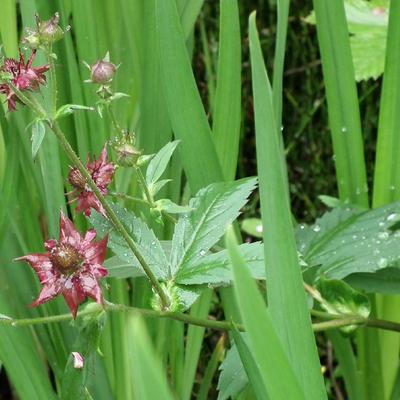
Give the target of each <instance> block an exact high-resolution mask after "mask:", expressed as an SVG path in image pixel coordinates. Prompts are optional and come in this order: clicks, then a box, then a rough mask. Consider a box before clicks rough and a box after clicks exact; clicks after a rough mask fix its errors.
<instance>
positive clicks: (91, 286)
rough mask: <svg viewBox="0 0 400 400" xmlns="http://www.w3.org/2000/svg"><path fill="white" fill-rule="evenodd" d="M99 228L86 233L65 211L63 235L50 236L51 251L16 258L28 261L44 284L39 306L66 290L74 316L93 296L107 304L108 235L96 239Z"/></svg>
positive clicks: (61, 229) (47, 248)
mask: <svg viewBox="0 0 400 400" xmlns="http://www.w3.org/2000/svg"><path fill="white" fill-rule="evenodd" d="M95 237H96V231H95V230H93V229H91V230H89V231H87V232H86V234H85V236H84V237H82V236H81V235H80V233H79V232H78V231H77V230H76V229H75V227H74V225H73V223H72V222H71V221H70V220H69V219H68V218H67V217H66V216H65V215H64V214H63V213H62V212H61V215H60V239H59V240H58V241H56V240H47V241H46V242H45V244H44V246H45V248H46V250H47V252H46V253H43V254H29V255H27V256H23V257H19V258H17V259H16V260H23V261H27V262H28V263H29V264H30V265H31V267H32V268H33V269H34V270H35V272H36V274H37V275H38V277H39V280H40V283H41V285H42V286H43V287H42V290H41V292H40V294H39V297H38V298H37V299H36V300H35V301H34V302H33V303H32V304H31V306H32V307H36V306H38V305H40V304H43V303H46V302H47V301H50V300H51V299H53V298H55V297H57V296H58V295H60V294H62V295H63V296H64V299H65V301H66V302H67V305H68V307H69V308H70V310H71V312H72V315H73V317H74V318H75V317H76V313H77V310H78V306H79V304H81V303H82V302H83V301H84V300H85V299H86V297H91V298H92V299H93V300H95V301H96V302H97V303H99V304H103V294H102V291H101V288H100V285H99V282H98V280H99V279H100V278H103V277H105V276H107V270H106V269H105V268H104V267H103V266H102V263H103V261H104V258H105V256H106V248H107V239H108V238H107V236H106V237H105V238H104V239H102V240H101V241H99V242H93V239H94V238H95Z"/></svg>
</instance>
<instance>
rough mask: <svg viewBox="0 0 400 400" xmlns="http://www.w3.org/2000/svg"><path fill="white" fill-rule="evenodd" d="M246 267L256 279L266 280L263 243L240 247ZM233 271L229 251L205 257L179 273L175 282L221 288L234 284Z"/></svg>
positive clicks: (186, 266) (183, 268)
mask: <svg viewBox="0 0 400 400" xmlns="http://www.w3.org/2000/svg"><path fill="white" fill-rule="evenodd" d="M239 250H240V253H241V254H242V256H243V258H244V260H245V261H246V265H247V266H248V268H249V270H250V273H251V275H252V276H253V278H255V279H265V266H264V246H263V245H262V243H260V242H257V243H251V244H249V243H245V244H242V245H240V246H239ZM232 279H233V276H232V270H231V264H230V259H229V254H228V252H227V250H223V251H219V252H218V253H214V254H210V255H205V256H204V257H202V258H200V259H198V260H197V261H195V262H193V263H191V264H185V265H183V266H182V268H181V269H180V270H179V271H178V273H177V275H176V277H175V281H176V282H177V283H179V284H183V285H202V284H203V285H204V284H212V285H215V286H219V285H222V284H230V283H231V282H232Z"/></svg>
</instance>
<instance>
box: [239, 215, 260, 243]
mask: <svg viewBox="0 0 400 400" xmlns="http://www.w3.org/2000/svg"><path fill="white" fill-rule="evenodd" d="M241 228H242V231H243V232H245V233H247V234H248V235H251V236H254V237H256V238H259V239H262V236H263V235H262V233H263V226H262V221H261V219H260V218H246V219H244V220H243V221H242V224H241Z"/></svg>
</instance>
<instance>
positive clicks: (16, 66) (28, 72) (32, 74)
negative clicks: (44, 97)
mask: <svg viewBox="0 0 400 400" xmlns="http://www.w3.org/2000/svg"><path fill="white" fill-rule="evenodd" d="M35 55H36V51H35V50H33V51H32V53H31V55H30V57H29V59H28V61H27V62H26V63H25V59H24V56H23V54H22V53H21V52H20V53H19V60H14V59H12V58H6V59H5V60H4V63H3V65H2V66H1V67H0V72H1V73H3V74H7V75H9V78H10V81H11V83H12V85H14V86H15V87H16V88H17V89H19V90H20V91H22V92H23V91H26V90H34V91H35V90H38V89H39V86H40V85H44V84H45V83H46V76H45V75H44V73H45V72H46V71H48V70H49V68H50V67H49V65H42V66H41V67H32V63H33V61H34V59H35ZM0 93H3V94H5V95H6V96H7V102H8V110H9V111H15V109H16V104H17V102H21V101H20V100H19V99H18V97H17V95H16V94H15V93H14V91H13V89H12V87H11V86H10V85H9V84H8V83H7V82H5V83H2V84H0Z"/></svg>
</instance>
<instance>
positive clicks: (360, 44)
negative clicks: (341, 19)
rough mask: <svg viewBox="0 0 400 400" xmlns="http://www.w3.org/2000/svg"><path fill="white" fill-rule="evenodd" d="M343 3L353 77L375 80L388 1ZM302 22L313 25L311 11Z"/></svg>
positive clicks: (383, 47)
mask: <svg viewBox="0 0 400 400" xmlns="http://www.w3.org/2000/svg"><path fill="white" fill-rule="evenodd" d="M344 5H345V11H346V19H347V24H348V29H349V32H350V33H351V37H350V46H351V53H352V58H353V64H354V73H355V78H356V80H357V81H361V80H367V79H370V78H373V79H377V78H378V77H379V76H380V75H382V73H383V70H384V65H385V53H386V38H387V25H388V7H389V2H388V1H383V2H380V3H378V2H374V1H365V0H345V2H344ZM305 21H306V22H308V23H311V24H315V14H314V12H312V13H311V14H310V15H309V16H308V17H306V18H305Z"/></svg>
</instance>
